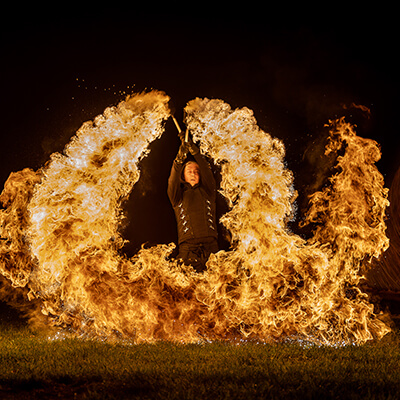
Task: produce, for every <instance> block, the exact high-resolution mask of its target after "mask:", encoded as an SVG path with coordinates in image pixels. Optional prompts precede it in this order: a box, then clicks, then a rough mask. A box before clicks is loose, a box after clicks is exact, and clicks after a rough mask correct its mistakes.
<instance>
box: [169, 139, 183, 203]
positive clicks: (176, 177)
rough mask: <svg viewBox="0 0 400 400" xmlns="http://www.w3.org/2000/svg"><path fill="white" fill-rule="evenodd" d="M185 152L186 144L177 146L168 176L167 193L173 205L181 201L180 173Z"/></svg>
mask: <svg viewBox="0 0 400 400" xmlns="http://www.w3.org/2000/svg"><path fill="white" fill-rule="evenodd" d="M187 153H188V146H187V144H185V143H182V144H181V146H180V147H179V150H178V154H177V155H176V157H175V160H174V162H173V163H172V167H171V172H170V175H169V178H168V189H167V193H168V197H169V200H170V202H171V204H172V206H173V207H175V206H176V205H177V204H178V203H179V202H180V201H181V195H182V194H181V185H180V183H181V174H182V169H183V163H184V162H185V159H186V156H187Z"/></svg>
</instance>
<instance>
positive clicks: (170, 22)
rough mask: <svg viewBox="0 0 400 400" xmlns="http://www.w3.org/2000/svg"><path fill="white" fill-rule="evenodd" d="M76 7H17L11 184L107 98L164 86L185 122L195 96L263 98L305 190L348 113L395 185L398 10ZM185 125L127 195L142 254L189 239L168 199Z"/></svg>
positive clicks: (128, 232)
mask: <svg viewBox="0 0 400 400" xmlns="http://www.w3.org/2000/svg"><path fill="white" fill-rule="evenodd" d="M63 4H64V5H63ZM63 4H57V3H55V4H54V10H51V9H48V8H43V9H38V8H37V7H34V6H30V7H31V8H30V9H26V8H25V6H24V8H23V9H17V8H18V7H19V6H14V10H12V11H11V12H9V13H8V14H4V16H3V19H4V21H3V22H4V23H3V25H2V28H1V32H2V33H1V35H2V66H1V88H2V96H1V109H2V116H1V125H2V131H1V148H0V181H1V182H0V184H1V185H2V184H3V183H4V182H5V180H6V179H7V177H8V175H9V174H10V172H12V171H17V170H21V169H23V168H25V167H31V168H33V169H37V168H40V167H41V166H43V165H44V163H45V162H46V161H47V160H48V159H49V156H50V154H51V153H53V152H55V151H62V149H63V148H64V146H65V145H66V144H67V143H68V141H69V139H70V138H71V136H72V135H73V134H74V133H75V132H76V130H77V129H78V128H79V127H80V126H81V125H82V123H83V122H84V121H87V120H90V119H93V118H94V117H95V116H96V115H98V114H100V113H102V112H103V111H104V109H105V108H106V107H107V106H110V105H115V104H117V103H118V102H119V101H121V100H123V99H124V98H125V95H126V94H129V93H132V92H140V91H143V90H145V89H152V88H154V89H158V90H163V91H165V92H166V93H167V94H168V95H169V96H171V98H172V102H173V105H174V107H175V108H176V116H177V118H178V119H179V118H180V119H181V118H182V109H183V107H184V106H185V104H186V103H187V102H188V101H189V100H191V99H193V98H195V97H209V98H220V99H223V100H224V101H226V102H228V103H229V104H230V105H231V106H232V108H236V107H243V106H247V107H249V108H251V109H252V110H253V111H254V113H255V116H256V118H257V121H258V123H259V125H260V127H261V128H262V129H263V130H265V131H267V132H269V133H270V134H272V135H273V136H276V137H278V138H280V139H282V140H283V141H284V143H285V145H286V148H287V163H288V167H289V168H290V169H292V170H293V171H294V174H295V186H296V189H297V190H298V191H299V192H300V195H301V196H302V194H304V193H306V192H307V187H309V186H310V185H311V184H312V182H313V179H315V174H316V173H317V171H315V172H312V170H310V168H309V166H308V165H307V162H306V160H305V159H304V157H303V155H304V153H305V151H306V149H307V148H308V149H310V148H311V149H312V148H313V144H315V147H317V146H316V144H317V143H318V139H319V137H320V135H321V132H322V131H323V126H324V124H325V123H327V122H328V119H330V118H336V117H340V116H342V115H346V117H347V120H348V121H349V122H352V123H355V124H357V125H358V129H357V132H358V134H359V135H360V136H364V137H369V138H373V139H375V140H377V141H378V142H379V143H380V144H381V146H382V152H383V157H382V160H381V161H380V162H379V163H378V166H379V169H380V170H381V172H382V173H383V174H384V176H385V181H386V185H387V186H390V183H391V180H392V179H393V176H394V173H395V171H396V170H397V168H398V167H399V138H398V122H397V110H398V106H399V98H398V92H399V78H398V73H399V72H398V71H399V64H400V62H399V55H398V48H399V46H398V39H399V34H398V30H397V28H396V25H398V23H397V21H396V20H395V14H396V11H395V10H394V9H393V10H389V9H377V8H376V6H375V8H374V9H372V8H371V9H369V8H366V7H364V8H362V9H353V11H351V10H349V9H347V8H346V7H345V6H343V5H339V4H335V5H332V6H329V5H326V4H325V5H324V7H322V8H321V10H318V9H315V8H312V9H310V10H307V9H304V8H301V7H298V8H297V9H293V7H292V6H289V5H284V6H283V7H282V9H277V8H276V7H275V9H272V8H271V7H270V6H268V3H266V4H264V3H258V4H259V6H258V8H257V7H255V6H253V5H252V4H251V3H244V4H239V5H237V6H234V5H233V3H232V4H230V5H227V8H226V9H225V10H224V9H223V8H221V7H219V8H217V7H216V4H217V3H214V4H205V3H193V4H186V6H185V7H183V6H182V7H181V8H180V9H179V8H174V9H172V7H170V6H171V4H173V3H162V6H159V5H157V3H154V4H152V5H150V6H148V7H143V6H140V7H139V6H137V5H135V4H134V3H132V4H131V5H130V6H129V8H126V9H123V8H121V9H116V8H115V7H114V5H113V4H111V3H106V4H97V5H96V6H93V7H92V8H90V7H88V6H85V7H84V6H82V5H74V4H72V3H63ZM394 6H395V5H393V7H394ZM21 8H22V6H21ZM184 8H186V9H187V11H186V10H185V9H184ZM352 103H355V104H362V105H364V106H366V107H368V108H369V109H370V110H371V114H370V116H369V117H367V116H366V114H364V113H362V112H361V111H360V110H358V109H355V108H353V109H346V110H345V109H344V108H343V106H344V105H345V106H347V107H348V106H350V105H351V104H352ZM176 133H177V132H176V129H175V127H174V126H173V124H172V122H171V121H170V120H169V121H168V122H167V123H166V132H165V134H164V135H163V136H162V138H161V139H160V140H158V141H156V142H154V143H153V144H152V146H151V149H152V152H151V153H150V155H149V156H148V157H147V158H146V159H145V160H144V161H143V162H142V164H141V170H142V176H141V179H140V181H139V182H138V184H137V185H136V186H135V188H134V191H133V193H132V195H131V197H130V200H129V202H128V203H127V204H126V209H127V215H128V217H129V219H128V220H129V225H128V226H127V227H125V233H124V235H125V237H126V239H128V240H130V241H131V243H130V245H129V246H127V248H126V249H125V251H126V253H127V254H128V255H133V254H134V253H135V252H136V251H137V249H138V248H139V247H140V245H141V244H142V243H144V242H147V243H148V244H149V245H153V244H156V243H169V242H170V241H175V240H176V232H175V229H176V227H175V220H174V215H173V212H172V209H171V206H170V204H169V201H168V198H167V196H166V185H167V178H168V175H169V170H170V166H171V163H172V160H173V158H174V156H175V154H176V151H177V149H178V144H179V142H178V139H177V135H176ZM310 171H311V172H310ZM219 210H220V213H221V212H223V211H221V210H223V204H222V203H221V202H220V209H219Z"/></svg>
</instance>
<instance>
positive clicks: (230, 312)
mask: <svg viewBox="0 0 400 400" xmlns="http://www.w3.org/2000/svg"><path fill="white" fill-rule="evenodd" d="M168 100H169V98H168V96H166V95H165V94H164V93H162V92H157V91H153V92H150V93H147V94H138V95H134V96H131V97H129V98H127V100H125V101H123V102H121V103H120V104H119V105H118V106H116V107H111V108H108V109H106V110H105V112H104V114H103V115H100V116H98V117H97V118H96V119H95V120H94V121H93V122H87V123H85V124H84V125H83V126H82V127H81V128H80V130H79V131H78V132H77V134H76V136H75V137H74V138H73V139H72V140H71V142H70V143H69V144H68V146H67V147H66V149H65V151H64V154H63V155H61V154H54V155H52V157H51V160H50V162H49V163H48V165H47V166H46V167H45V168H44V169H43V170H42V171H40V172H38V173H35V172H33V171H31V170H24V171H22V172H21V173H19V174H20V175H21V174H22V175H21V176H19V175H18V174H17V175H18V176H17V175H13V174H12V175H11V176H10V178H9V180H8V182H7V184H6V186H5V189H4V191H3V193H2V195H1V197H0V200H2V202H3V204H4V206H5V207H6V209H5V210H2V211H1V215H0V217H1V222H2V225H1V234H2V237H3V238H4V239H5V240H3V241H2V243H1V247H0V251H1V253H0V255H1V258H0V261H1V263H0V272H1V273H2V274H3V275H4V277H6V278H7V279H8V280H9V281H11V282H12V284H13V285H14V286H19V287H22V288H24V289H25V290H26V289H27V288H28V289H29V290H30V292H29V298H30V299H36V300H35V301H36V304H37V302H38V301H39V302H40V304H41V308H42V313H43V314H45V315H46V316H47V317H46V318H47V319H48V322H51V324H53V325H55V326H60V327H68V328H69V329H71V330H72V331H73V332H76V333H77V334H81V335H96V336H98V337H105V338H108V337H110V336H112V335H115V334H118V335H122V336H124V337H126V338H129V339H131V340H134V341H136V342H140V341H153V340H159V339H165V340H174V341H185V342H190V341H198V340H213V339H246V338H248V339H253V338H254V339H258V340H265V341H267V340H285V339H288V338H297V339H307V340H310V341H313V342H318V343H328V344H337V343H350V342H355V343H362V342H365V341H366V340H369V339H372V338H374V337H377V338H380V337H382V336H383V335H385V334H386V333H387V332H388V331H389V328H388V327H387V326H386V325H385V324H384V323H383V322H381V321H380V320H379V319H378V318H377V316H376V315H375V314H374V312H373V306H372V305H371V304H370V303H369V302H368V298H367V296H366V295H365V294H364V293H363V292H362V291H361V289H360V288H359V282H360V279H361V275H362V268H364V267H366V266H367V264H368V261H369V260H370V259H371V257H377V256H379V254H380V253H381V252H382V251H383V250H384V249H385V248H386V247H387V245H388V243H387V238H386V236H385V225H384V222H383V217H384V212H385V208H386V206H387V204H388V201H387V190H386V189H384V188H383V178H382V176H381V175H380V173H379V172H378V170H377V169H376V167H375V165H374V163H375V162H376V161H377V160H378V159H379V157H380V151H379V148H378V146H377V144H376V143H375V142H374V141H372V140H368V139H362V138H360V137H358V136H357V135H356V134H355V132H354V130H353V127H352V126H350V125H349V124H347V123H346V122H345V121H344V120H343V119H341V120H339V121H336V122H333V123H332V127H331V136H330V139H329V144H328V146H327V149H326V152H327V153H332V152H333V153H337V165H336V170H337V174H336V175H335V176H333V177H332V178H331V181H330V185H329V186H328V187H326V188H325V189H324V190H323V191H321V192H317V193H315V194H314V195H313V196H312V198H311V199H310V209H309V212H308V214H307V216H306V222H305V223H308V224H312V225H313V226H314V236H313V237H312V239H310V240H308V241H306V240H304V239H302V238H301V237H300V236H298V235H295V234H293V233H291V232H290V231H289V230H288V229H287V221H288V219H290V218H291V217H292V216H293V215H292V214H293V204H294V201H295V198H296V192H295V190H294V189H293V175H292V173H291V172H290V171H289V170H288V169H287V168H286V167H285V164H284V156H285V149H284V145H283V143H282V142H281V141H280V140H278V139H274V138H272V137H271V136H270V135H269V134H267V133H265V132H263V131H262V130H261V129H260V128H259V127H258V126H257V123H256V120H255V118H254V116H253V113H252V111H251V110H249V109H247V108H242V109H237V110H232V109H231V108H230V106H229V105H228V104H226V103H224V102H223V101H222V100H209V99H195V100H192V101H191V102H189V103H188V105H187V107H186V108H185V114H186V117H185V118H186V121H185V122H186V124H187V126H188V128H189V129H190V131H191V132H192V133H193V137H194V140H195V141H198V142H199V145H200V148H201V151H202V153H203V154H205V155H207V156H208V157H210V158H211V159H213V160H214V163H215V164H217V165H218V166H219V167H220V168H221V175H222V182H221V188H220V189H221V193H222V195H223V196H224V197H225V198H226V199H227V201H228V203H229V205H230V211H229V212H228V213H227V214H225V215H224V216H223V217H222V219H221V222H222V223H223V224H224V225H225V227H226V228H227V229H228V230H229V231H230V233H231V235H232V249H231V250H230V251H220V252H218V253H217V254H214V255H212V256H211V257H210V259H209V261H208V269H207V271H206V272H205V273H204V274H196V273H195V272H194V270H193V269H192V268H191V267H190V266H185V265H182V264H181V263H178V262H177V261H176V260H173V259H171V258H170V255H171V252H172V250H173V248H174V246H175V245H174V244H173V243H171V244H169V245H158V246H154V247H152V248H149V249H142V250H140V251H139V253H138V254H136V255H135V256H134V257H133V258H131V259H128V258H127V257H125V256H124V255H123V254H121V252H120V251H119V250H120V249H121V247H122V245H123V243H124V240H123V238H122V237H121V235H120V233H119V225H120V223H121V219H122V218H123V213H122V207H121V202H122V200H123V199H124V198H126V197H127V196H128V195H129V193H130V191H131V190H132V188H133V185H134V184H135V182H137V181H138V179H139V175H140V174H139V169H138V165H139V162H140V160H141V159H142V158H143V157H144V156H145V155H146V154H147V151H148V150H147V149H148V146H149V143H150V142H151V141H153V140H155V139H157V138H158V137H160V135H161V134H162V132H163V124H162V123H163V121H164V120H165V119H166V118H168V116H169V109H168V105H167V104H168ZM26 177H28V178H29V179H26ZM33 188H34V190H33ZM16 213H17V214H18V213H19V214H18V215H19V216H17V215H16Z"/></svg>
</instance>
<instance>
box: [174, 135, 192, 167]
mask: <svg viewBox="0 0 400 400" xmlns="http://www.w3.org/2000/svg"><path fill="white" fill-rule="evenodd" d="M188 153H189V144H188V143H186V142H185V141H183V142H182V144H181V145H180V147H179V150H178V154H177V155H176V157H175V162H176V163H178V164H183V163H184V162H185V160H186V157H187V155H188Z"/></svg>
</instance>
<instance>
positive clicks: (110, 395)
mask: <svg viewBox="0 0 400 400" xmlns="http://www.w3.org/2000/svg"><path fill="white" fill-rule="evenodd" d="M399 394H400V335H399V334H393V335H391V336H390V337H386V338H384V339H383V340H382V341H380V342H376V343H369V344H366V345H364V346H348V347H342V348H332V347H316V346H308V347H306V346H301V345H300V344H275V345H264V344H256V343H247V344H241V345H235V344H231V343H220V342H219V343H209V344H191V345H179V344H172V343H165V342H162V343H157V344H141V345H127V344H122V343H119V344H118V343H114V344H112V343H104V342H100V341H89V340H87V341H84V340H80V339H71V338H69V339H63V340H48V339H46V338H44V337H43V336H40V335H38V334H33V333H31V332H30V331H29V330H28V329H27V328H15V327H4V326H3V327H0V398H2V399H24V400H27V399H56V398H61V399H73V398H77V399H118V400H120V399H246V400H247V399H260V398H265V399H341V400H342V399H398V398H399Z"/></svg>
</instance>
